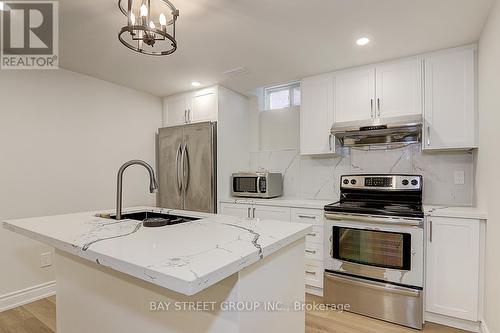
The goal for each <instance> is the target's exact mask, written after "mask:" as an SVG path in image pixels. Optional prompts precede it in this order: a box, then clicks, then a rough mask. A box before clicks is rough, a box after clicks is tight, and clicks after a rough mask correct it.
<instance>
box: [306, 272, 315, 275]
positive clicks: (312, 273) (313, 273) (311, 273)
mask: <svg viewBox="0 0 500 333" xmlns="http://www.w3.org/2000/svg"><path fill="white" fill-rule="evenodd" d="M306 274H309V275H316V272H313V271H306Z"/></svg>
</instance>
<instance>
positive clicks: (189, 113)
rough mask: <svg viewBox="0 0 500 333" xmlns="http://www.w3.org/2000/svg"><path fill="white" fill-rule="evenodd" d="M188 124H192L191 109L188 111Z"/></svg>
mask: <svg viewBox="0 0 500 333" xmlns="http://www.w3.org/2000/svg"><path fill="white" fill-rule="evenodd" d="M188 122H191V109H188Z"/></svg>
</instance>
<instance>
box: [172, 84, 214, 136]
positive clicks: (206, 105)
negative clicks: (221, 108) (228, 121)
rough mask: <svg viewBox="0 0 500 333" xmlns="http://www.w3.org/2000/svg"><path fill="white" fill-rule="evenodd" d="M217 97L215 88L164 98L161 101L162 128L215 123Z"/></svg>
mask: <svg viewBox="0 0 500 333" xmlns="http://www.w3.org/2000/svg"><path fill="white" fill-rule="evenodd" d="M217 97H218V89H217V87H211V88H206V89H202V90H198V91H195V92H189V93H183V94H178V95H174V96H170V97H166V98H165V99H164V101H163V115H164V116H163V126H176V125H183V124H189V123H196V122H202V121H217V118H218V98H217Z"/></svg>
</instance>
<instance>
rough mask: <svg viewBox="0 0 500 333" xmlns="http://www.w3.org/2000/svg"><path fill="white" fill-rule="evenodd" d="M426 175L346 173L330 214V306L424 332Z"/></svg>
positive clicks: (327, 257) (327, 212) (327, 240)
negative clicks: (347, 306)
mask: <svg viewBox="0 0 500 333" xmlns="http://www.w3.org/2000/svg"><path fill="white" fill-rule="evenodd" d="M422 190H423V179H422V176H420V175H392V174H372V175H346V176H342V177H341V179H340V200H339V201H338V202H335V203H333V204H330V205H326V206H325V208H324V210H325V217H326V222H325V235H326V236H325V258H324V259H325V279H324V281H325V282H324V299H325V302H326V303H346V304H350V311H352V312H356V313H360V314H363V315H367V316H370V317H375V318H379V319H383V320H386V321H390V322H394V323H398V324H401V325H405V326H409V327H413V328H417V329H421V328H422V324H423V280H424V223H423V221H424V214H423V208H422Z"/></svg>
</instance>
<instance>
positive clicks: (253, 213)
mask: <svg viewBox="0 0 500 333" xmlns="http://www.w3.org/2000/svg"><path fill="white" fill-rule="evenodd" d="M252 218H255V207H254V208H253V210H252Z"/></svg>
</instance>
